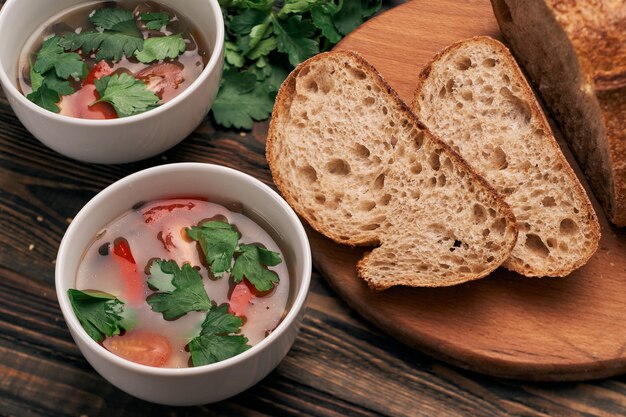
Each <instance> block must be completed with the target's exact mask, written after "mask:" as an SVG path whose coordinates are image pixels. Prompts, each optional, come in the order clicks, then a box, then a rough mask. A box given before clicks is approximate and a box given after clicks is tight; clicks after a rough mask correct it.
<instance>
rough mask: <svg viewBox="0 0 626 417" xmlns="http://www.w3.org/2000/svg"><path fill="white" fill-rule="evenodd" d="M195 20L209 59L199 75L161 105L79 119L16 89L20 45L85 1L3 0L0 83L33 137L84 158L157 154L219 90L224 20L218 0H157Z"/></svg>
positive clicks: (183, 133)
mask: <svg viewBox="0 0 626 417" xmlns="http://www.w3.org/2000/svg"><path fill="white" fill-rule="evenodd" d="M159 2H160V3H162V4H165V5H167V6H170V7H172V8H173V9H174V10H176V11H178V12H180V13H181V14H183V15H184V16H185V17H187V18H188V19H189V20H190V21H191V22H192V23H193V24H194V25H196V26H197V27H198V28H199V29H200V32H201V35H202V36H203V37H204V41H205V44H206V45H207V47H208V48H209V52H210V53H211V58H210V60H209V63H208V65H207V66H206V68H205V69H204V71H203V72H202V73H201V74H200V77H199V78H198V79H196V80H195V81H194V82H193V83H192V84H191V85H190V86H189V87H188V88H187V89H185V91H183V92H182V93H181V94H179V95H178V96H177V97H175V98H174V99H172V100H171V101H169V102H167V103H165V104H164V105H162V106H160V107H158V108H156V109H154V110H150V111H148V112H145V113H142V114H138V115H135V116H130V117H125V118H120V119H112V120H83V119H78V118H74V117H69V116H62V115H59V114H56V113H53V112H51V111H48V110H45V109H43V108H41V107H39V106H37V105H36V104H34V103H32V102H31V101H30V100H28V99H27V98H26V97H24V96H23V95H22V94H21V93H20V92H19V90H18V89H17V87H16V85H17V78H18V73H17V71H18V58H19V57H20V54H21V52H22V49H23V47H24V44H25V43H26V41H27V40H28V39H29V38H30V37H31V35H32V34H33V33H34V32H35V31H36V30H37V29H38V28H39V27H40V26H41V25H42V24H43V23H44V22H46V21H47V20H48V19H50V18H51V17H52V16H54V15H56V14H58V13H59V12H61V11H63V10H65V9H67V8H69V7H72V6H76V5H78V4H81V3H85V4H88V3H90V2H89V1H84V0H54V1H42V0H8V1H7V2H6V3H5V4H4V7H2V11H0V39H2V41H0V43H1V44H2V47H1V48H0V83H1V84H2V88H3V89H4V92H5V94H6V96H7V99H8V100H9V103H10V104H11V107H12V108H13V111H14V112H15V114H16V115H17V117H18V118H19V119H20V121H21V122H22V123H23V124H24V126H25V127H26V129H28V130H29V131H30V133H32V134H33V136H35V137H36V138H37V139H39V140H40V141H41V142H42V143H44V144H45V145H46V146H48V147H50V148H52V149H54V150H55V151H57V152H59V153H61V154H63V155H66V156H69V157H71V158H74V159H78V160H81V161H86V162H95V163H107V164H108V163H122V162H131V161H137V160H140V159H144V158H148V157H150V156H154V155H157V154H158V153H160V152H163V151H165V150H167V149H169V148H171V147H172V146H174V145H176V144H177V143H179V142H180V141H182V140H183V139H184V138H185V137H187V136H188V135H189V134H190V133H191V132H193V130H194V129H195V128H196V127H197V126H198V125H199V124H200V122H202V119H203V118H204V117H205V116H206V114H207V113H208V111H209V109H210V108H211V104H212V103H213V99H214V98H215V95H216V94H217V90H218V89H219V84H220V80H221V77H222V67H223V64H224V21H223V18H222V12H221V10H220V7H219V4H218V2H217V0H159Z"/></svg>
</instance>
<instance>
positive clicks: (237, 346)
mask: <svg viewBox="0 0 626 417" xmlns="http://www.w3.org/2000/svg"><path fill="white" fill-rule="evenodd" d="M242 325H243V320H242V319H241V318H239V317H237V316H235V315H233V314H230V313H228V305H227V304H223V305H221V306H219V307H215V306H212V307H211V309H210V310H209V312H208V313H207V315H206V318H205V319H204V322H203V323H202V330H201V331H200V335H199V336H197V337H195V338H193V339H192V340H191V341H190V342H189V345H188V347H189V352H190V353H191V363H192V364H193V366H201V365H208V364H211V363H215V362H219V361H223V360H224V359H228V358H232V357H233V356H235V355H238V354H240V353H242V352H245V351H246V350H248V349H249V348H250V346H249V345H248V339H247V338H246V337H245V336H243V335H239V334H236V333H239V332H240V331H241V326H242ZM233 333H235V334H233Z"/></svg>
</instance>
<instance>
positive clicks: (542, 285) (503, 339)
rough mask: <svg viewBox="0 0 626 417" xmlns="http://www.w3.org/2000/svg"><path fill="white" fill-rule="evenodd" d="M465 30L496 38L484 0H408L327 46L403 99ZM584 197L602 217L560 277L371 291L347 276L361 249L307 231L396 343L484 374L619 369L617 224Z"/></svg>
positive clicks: (624, 244)
mask: <svg viewBox="0 0 626 417" xmlns="http://www.w3.org/2000/svg"><path fill="white" fill-rule="evenodd" d="M474 35H491V36H494V37H499V31H498V26H497V23H496V21H495V18H494V16H493V13H492V10H491V5H490V3H489V1H488V0H471V1H468V0H465V1H462V2H461V1H456V0H436V1H435V0H414V1H411V2H408V3H406V4H403V5H401V6H399V7H397V8H394V9H392V10H390V11H388V12H386V13H384V14H382V15H380V16H379V17H377V18H375V19H373V20H371V21H369V22H368V23H366V24H365V25H363V26H362V27H360V28H359V29H357V30H356V31H355V32H353V33H352V34H350V35H349V36H348V37H347V38H346V39H344V40H343V41H342V42H341V43H340V44H339V45H338V46H337V48H339V49H352V50H356V51H358V52H360V53H361V54H362V55H363V56H364V57H365V58H366V59H367V60H369V61H370V62H371V63H372V64H373V65H374V66H375V67H376V68H377V69H378V70H379V71H380V73H381V74H382V75H383V76H384V77H385V78H386V79H387V81H388V82H389V83H390V84H391V85H392V86H393V87H394V88H395V89H396V90H397V91H398V92H399V94H400V96H401V97H402V98H403V99H404V100H405V101H407V102H409V101H410V99H411V97H412V92H413V89H414V86H415V82H416V80H417V74H418V71H419V69H420V67H421V66H422V65H424V64H425V63H426V62H427V61H428V60H430V58H431V57H432V55H433V54H434V53H435V52H436V51H438V50H439V49H441V48H443V47H445V46H446V45H448V44H450V43H452V42H454V41H457V40H460V39H463V38H466V37H471V36H474ZM565 153H566V156H567V157H568V158H569V160H570V161H572V158H571V155H570V154H569V152H568V151H567V150H566V151H565ZM577 173H578V175H579V178H582V176H581V175H580V171H578V172H577ZM585 185H586V183H585ZM593 203H594V207H595V208H596V211H597V213H598V215H599V217H600V223H601V226H602V241H601V242H600V248H599V250H598V252H597V253H596V254H595V255H594V257H593V259H592V260H591V261H590V262H589V263H588V264H587V265H586V266H584V267H583V268H581V269H579V270H578V271H576V272H574V273H573V274H571V275H570V276H569V277H567V278H565V279H558V278H557V279H549V278H544V279H529V278H523V277H521V276H519V275H517V274H515V273H512V272H508V271H506V270H503V269H498V270H497V271H496V272H495V273H493V274H492V275H491V276H489V277H487V278H485V279H482V280H478V281H474V282H470V283H466V284H463V285H459V286H456V287H451V288H439V289H415V288H393V289H390V290H387V291H385V292H381V293H377V292H374V291H371V290H369V289H368V287H367V286H366V285H365V283H364V282H363V281H361V280H360V279H359V278H358V277H357V276H356V272H355V265H356V262H357V261H358V259H359V258H360V257H361V255H362V253H363V252H364V250H357V249H351V248H348V247H345V246H340V245H337V244H334V243H333V242H331V241H329V240H328V239H326V238H324V237H322V236H321V235H319V234H317V233H315V232H312V231H311V233H310V237H311V242H312V247H313V255H314V259H315V263H316V265H317V266H318V268H319V269H320V271H321V272H322V274H323V275H325V277H326V278H327V280H328V282H329V283H330V284H331V286H332V287H333V288H334V289H335V290H336V291H337V293H338V294H339V295H340V296H341V297H342V298H343V299H344V300H345V301H346V302H347V303H348V304H349V305H350V306H351V307H352V308H354V309H355V310H356V311H357V312H359V313H360V314H361V315H363V316H364V317H365V318H366V319H368V320H369V321H371V322H372V323H374V324H375V325H376V326H378V327H379V328H381V329H382V330H383V331H385V332H387V333H388V334H390V335H391V336H393V337H395V338H397V339H398V340H400V341H402V342H404V343H406V344H407V345H410V346H412V347H414V348H416V349H418V350H420V351H423V352H425V353H427V354H430V355H432V356H435V357H437V358H440V359H442V360H444V361H447V362H450V363H452V364H455V365H458V366H460V367H463V368H467V369H470V370H474V371H478V372H482V373H486V374H490V375H495V376H501V377H508V378H519V379H529V380H577V379H592V378H601V377H607V376H610V375H615V374H619V373H623V372H625V371H626V231H625V230H617V229H615V228H612V227H611V226H609V224H608V222H607V220H606V218H605V217H604V214H603V212H602V210H601V208H600V206H599V204H598V203H597V201H595V199H594V201H593Z"/></svg>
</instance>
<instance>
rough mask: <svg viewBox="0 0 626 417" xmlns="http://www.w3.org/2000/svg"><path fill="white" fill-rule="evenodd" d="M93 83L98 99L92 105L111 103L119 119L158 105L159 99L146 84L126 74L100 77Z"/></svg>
mask: <svg viewBox="0 0 626 417" xmlns="http://www.w3.org/2000/svg"><path fill="white" fill-rule="evenodd" d="M94 83H95V85H96V90H98V94H99V95H100V99H99V100H97V101H95V102H94V103H92V104H95V103H99V102H101V101H106V102H107V103H111V104H112V105H113V107H114V108H115V111H116V113H117V115H118V116H119V117H127V116H132V115H134V114H138V113H143V112H145V111H147V110H150V109H152V108H154V107H156V105H157V104H158V103H159V97H158V96H157V95H156V94H154V93H153V92H152V91H150V90H148V88H147V87H146V84H144V83H143V82H142V81H139V80H137V79H135V78H134V77H132V76H131V75H128V74H126V73H122V74H113V75H110V76H106V77H102V78H100V79H99V80H95V82H94Z"/></svg>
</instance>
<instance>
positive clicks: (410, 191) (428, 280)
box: [267, 51, 517, 290]
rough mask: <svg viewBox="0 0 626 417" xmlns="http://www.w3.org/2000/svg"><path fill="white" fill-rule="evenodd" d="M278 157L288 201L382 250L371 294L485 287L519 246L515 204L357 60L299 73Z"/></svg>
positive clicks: (340, 59)
mask: <svg viewBox="0 0 626 417" xmlns="http://www.w3.org/2000/svg"><path fill="white" fill-rule="evenodd" d="M267 159H268V161H269V164H270V168H271V171H272V176H273V178H274V182H275V183H276V185H277V186H278V188H279V190H280V191H281V192H282V194H283V195H284V197H285V199H286V200H287V202H288V203H289V204H290V205H291V206H292V207H293V208H294V209H295V210H296V211H297V212H298V213H299V214H300V215H301V216H302V217H303V218H304V219H305V220H306V221H308V222H309V223H310V224H311V226H313V227H314V228H315V229H316V230H317V231H319V232H321V233H322V234H324V235H326V236H328V237H329V238H331V239H333V240H334V241H336V242H339V243H343V244H348V245H379V247H377V248H375V249H373V250H372V251H371V252H370V253H369V254H367V255H365V256H364V257H363V258H362V259H361V260H360V262H359V263H358V266H357V270H358V274H359V275H360V276H361V277H362V278H363V279H365V281H367V283H368V284H369V286H370V287H371V288H374V289H377V290H383V289H386V288H389V287H391V286H394V285H407V286H430V287H436V286H447V285H454V284H458V283H461V282H465V281H469V280H473V279H477V278H481V277H484V276H485V275H487V274H489V272H491V271H493V270H494V269H495V268H497V267H498V266H499V265H500V264H501V263H502V262H503V261H504V260H505V259H506V258H507V257H508V256H509V254H510V251H511V250H512V248H513V246H514V245H515V241H516V237H517V226H516V223H515V218H514V216H513V214H512V212H511V210H510V208H509V207H508V206H507V204H506V203H505V202H504V201H503V199H502V198H501V197H500V196H499V195H498V194H497V193H496V192H495V191H494V190H493V189H492V188H491V186H490V185H489V184H488V183H487V182H486V181H485V180H484V179H483V178H481V177H480V176H478V175H477V174H476V173H475V172H474V171H473V170H472V169H471V168H470V167H469V166H468V165H467V163H466V162H465V161H464V160H463V159H462V158H461V157H460V156H458V155H457V154H456V153H455V152H454V151H452V150H451V149H450V148H449V147H448V146H447V145H446V144H444V143H443V142H441V141H440V140H438V139H436V138H435V137H434V136H432V135H431V134H430V133H429V132H428V131H427V130H426V129H425V128H424V127H423V126H422V125H420V123H419V122H418V121H417V119H416V118H415V115H414V114H413V113H412V112H411V111H410V110H409V109H408V107H407V106H406V105H405V104H404V103H403V102H402V101H401V100H400V99H399V98H398V96H397V95H396V93H395V92H394V91H393V90H391V88H390V87H389V85H387V84H386V83H385V81H384V80H383V79H382V77H381V76H380V75H379V74H378V73H377V72H376V70H375V69H374V68H373V67H372V66H371V65H370V64H368V63H367V62H366V61H365V60H364V59H363V58H361V57H360V56H359V55H357V54H355V53H353V52H345V51H340V52H329V53H325V54H320V55H317V56H315V57H313V58H311V59H309V60H308V61H306V62H304V63H302V64H301V65H299V66H298V67H297V68H296V69H295V70H294V71H293V72H292V73H291V74H290V75H289V77H288V78H287V79H286V80H285V82H284V83H283V85H282V87H281V89H280V91H279V93H278V97H277V99H276V104H275V107H274V112H273V114H272V121H271V124H270V129H269V133H268V138H267Z"/></svg>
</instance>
